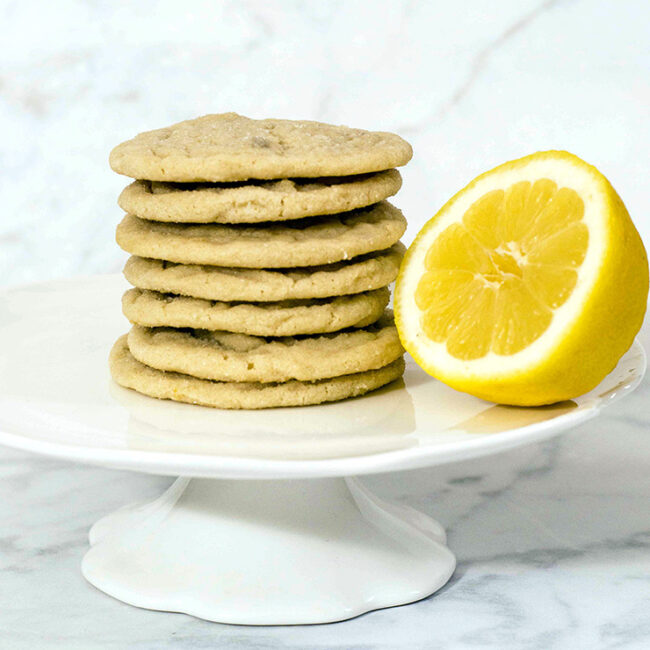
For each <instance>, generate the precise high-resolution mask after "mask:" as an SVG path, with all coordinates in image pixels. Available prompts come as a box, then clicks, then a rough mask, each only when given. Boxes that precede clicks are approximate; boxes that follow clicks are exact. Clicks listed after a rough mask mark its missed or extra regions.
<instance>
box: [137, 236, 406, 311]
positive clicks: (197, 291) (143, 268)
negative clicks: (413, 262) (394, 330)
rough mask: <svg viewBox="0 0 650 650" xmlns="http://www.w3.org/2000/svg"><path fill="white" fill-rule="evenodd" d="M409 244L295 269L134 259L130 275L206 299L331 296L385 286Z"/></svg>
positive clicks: (140, 282) (142, 283)
mask: <svg viewBox="0 0 650 650" xmlns="http://www.w3.org/2000/svg"><path fill="white" fill-rule="evenodd" d="M405 250H406V248H405V247H404V245H403V244H401V243H397V244H394V245H393V246H391V248H388V249H386V250H383V251H379V252H376V253H369V254H367V255H362V256H360V257H356V258H355V259H353V260H350V261H347V262H336V263H334V264H328V265H324V266H312V267H305V268H294V269H277V270H266V269H242V268H226V267H220V266H206V265H199V264H177V263H174V262H166V261H163V260H155V259H148V258H143V257H137V256H134V257H130V258H129V259H128V260H127V262H126V265H125V266H124V276H125V277H126V279H127V280H128V281H129V282H130V283H131V284H132V285H133V286H135V287H140V288H142V289H151V290H153V291H161V292H169V293H175V294H181V295H184V296H193V297H195V298H205V299H206V300H221V301H249V302H268V301H280V300H302V299H307V298H327V297H330V296H341V295H347V294H353V293H361V292H363V291H372V290H374V289H379V288H380V287H385V286H387V285H388V284H390V283H391V282H393V280H395V278H396V277H397V273H398V272H399V266H400V262H401V260H402V257H403V256H404V252H405Z"/></svg>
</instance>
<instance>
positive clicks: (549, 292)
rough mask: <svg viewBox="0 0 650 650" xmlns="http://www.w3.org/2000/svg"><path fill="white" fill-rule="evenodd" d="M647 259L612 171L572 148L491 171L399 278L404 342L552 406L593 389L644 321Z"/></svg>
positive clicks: (444, 369)
mask: <svg viewBox="0 0 650 650" xmlns="http://www.w3.org/2000/svg"><path fill="white" fill-rule="evenodd" d="M647 297H648V260H647V257H646V252H645V249H644V247H643V243H642V241H641V238H640V237H639V234H638V232H637V230H636V228H635V227H634V224H633V223H632V221H631V219H630V216H629V214H628V212H627V210H626V208H625V206H624V205H623V202H622V201H621V199H620V198H619V197H618V195H617V194H616V192H615V190H614V188H613V187H612V186H611V185H610V183H609V182H608V180H607V179H606V178H605V177H604V176H603V175H602V174H601V173H600V172H599V171H598V170H597V169H596V168H595V167H592V166H591V165H589V164H587V163H586V162H584V161H583V160H581V159H580V158H578V157H577V156H574V155H572V154H570V153H567V152H564V151H547V152H540V153H535V154H532V155H530V156H527V157H525V158H521V159H519V160H514V161H512V162H508V163H505V164H503V165H500V166H499V167H496V168H495V169H492V170H491V171H489V172H486V173H485V174H482V175H481V176H479V177H478V178H476V179H475V180H474V181H472V182H471V183H470V184H469V185H468V186H467V187H465V188H464V189H462V190H461V191H460V192H458V194H456V195H455V196H454V197H453V198H452V199H451V200H450V201H449V202H447V203H446V204H445V205H444V206H443V207H442V209H441V210H440V211H439V212H438V214H436V215H435V216H434V217H433V218H432V219H431V220H430V221H429V222H428V223H427V224H426V225H425V226H424V228H422V230H421V231H420V233H419V234H418V236H417V237H416V239H415V241H414V242H413V244H412V245H411V247H410V248H409V250H408V252H407V254H406V256H405V258H404V261H403V263H402V267H401V270H400V274H399V277H398V278H397V284H396V289H395V319H396V323H397V327H398V330H399V333H400V337H401V339H402V343H403V344H404V347H405V348H406V349H407V350H408V351H409V352H410V353H411V355H412V356H413V357H414V359H415V360H416V361H417V362H418V364H419V365H420V366H421V367H422V368H423V369H424V370H425V371H426V372H428V373H429V374H431V375H433V376H434V377H436V378H438V379H440V380H441V381H443V382H445V383H446V384H448V385H450V386H452V387H454V388H456V389H458V390H461V391H464V392H467V393H471V394H472V395H476V396H477V397H481V398H483V399H487V400H490V401H493V402H499V403H503V404H513V405H540V404H550V403H553V402H557V401H560V400H566V399H571V398H573V397H577V396H578V395H581V394H583V393H585V392H587V391H589V390H591V389H592V388H594V387H595V386H596V385H597V384H598V383H599V382H600V381H601V380H602V379H603V378H604V377H605V375H607V373H609V372H610V371H611V370H612V369H613V368H614V366H615V365H616V363H617V362H618V360H619V359H620V357H621V356H622V355H623V354H624V353H625V351H626V350H627V349H628V348H629V346H630V345H631V344H632V341H633V340H634V336H635V335H636V333H637V332H638V330H639V328H640V327H641V323H642V321H643V315H644V313H645V309H646V303H647Z"/></svg>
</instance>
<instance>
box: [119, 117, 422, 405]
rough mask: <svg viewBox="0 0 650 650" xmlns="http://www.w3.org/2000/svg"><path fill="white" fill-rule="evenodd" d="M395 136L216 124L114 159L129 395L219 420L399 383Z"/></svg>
mask: <svg viewBox="0 0 650 650" xmlns="http://www.w3.org/2000/svg"><path fill="white" fill-rule="evenodd" d="M411 155H412V152H411V147H410V146H409V144H408V143H406V142H405V141H404V140H402V139H401V138H400V137H398V136H397V135H393V134H390V133H380V132H369V131H363V130H360V129H351V128H348V127H343V126H332V125H328V124H321V123H318V122H300V121H291V120H253V119H248V118H245V117H242V116H239V115H236V114H234V113H227V114H220V115H206V116H204V117H201V118H198V119H195V120H188V121H186V122H180V123H179V124H175V125H173V126H171V127H168V128H164V129H158V130H156V131H149V132H146V133H142V134H140V135H138V136H137V137H135V138H133V139H132V140H129V141H127V142H124V143H122V144H121V145H119V146H117V147H116V148H115V149H114V150H113V151H112V153H111V156H110V163H111V167H112V168H113V169H114V170H115V171H116V172H118V173H121V174H125V175H126V176H130V177H132V178H135V179H137V180H135V182H133V183H132V184H131V185H129V186H128V187H127V188H126V189H125V190H124V191H123V192H122V194H121V195H120V198H119V204H120V206H121V207H122V208H123V209H124V210H125V211H126V212H127V215H126V216H125V217H124V219H123V221H122V222H121V223H120V224H119V226H118V228H117V242H118V244H119V245H120V246H121V247H122V248H123V249H124V250H126V251H127V252H129V253H130V254H131V255H132V257H131V258H130V259H129V260H128V262H127V264H126V267H125V269H124V274H125V276H126V278H127V280H128V281H129V282H130V283H131V284H132V285H133V286H134V287H135V288H133V289H130V290H129V291H127V292H126V294H125V295H124V298H123V301H122V306H123V311H124V314H125V315H126V317H127V318H128V319H129V320H130V321H131V323H132V324H133V326H132V328H131V330H130V332H129V333H128V335H125V336H123V337H121V338H120V339H119V340H118V341H117V343H116V344H115V346H114V347H113V350H112V352H111V358H110V365H111V372H112V375H113V378H114V379H115V381H116V382H117V383H118V384H121V385H122V386H126V387H128V388H132V389H134V390H136V391H139V392H141V393H144V394H146V395H151V396H153V397H158V398H165V399H173V400H177V401H181V402H190V403H194V404H202V405H206V406H214V407H219V408H246V409H249V408H251V409H252V408H269V407H276V406H297V405H305V404H317V403H320V402H327V401H334V400H339V399H344V398H346V397H352V396H356V395H361V394H363V393H366V392H368V391H371V390H374V389H375V388H378V387H380V386H383V385H384V384H387V383H389V382H391V381H393V380H394V379H397V378H398V377H400V376H401V375H402V373H403V370H404V361H403V358H402V355H403V349H402V346H401V345H400V341H399V338H398V335H397V330H396V328H395V325H394V323H393V319H392V314H391V313H390V311H388V310H386V306H387V304H388V300H389V291H388V288H387V285H389V284H390V283H391V282H392V281H393V280H394V279H395V277H396V275H397V271H398V269H399V264H400V261H401V258H402V255H403V252H404V248H403V246H402V244H401V243H399V238H400V237H401V236H402V234H403V232H404V230H405V228H406V221H405V219H404V217H403V216H402V213H401V212H400V211H399V210H398V209H397V208H395V207H394V206H392V205H391V204H390V203H388V202H387V201H386V200H385V199H386V198H387V197H389V196H392V195H393V194H395V193H396V192H397V191H398V190H399V188H400V186H401V177H400V174H399V172H398V171H397V170H395V169H394V167H397V166H400V165H404V164H405V163H407V162H408V161H409V159H410V158H411Z"/></svg>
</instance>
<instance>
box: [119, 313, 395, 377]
mask: <svg viewBox="0 0 650 650" xmlns="http://www.w3.org/2000/svg"><path fill="white" fill-rule="evenodd" d="M128 343H129V350H131V354H132V355H133V356H134V357H135V358H136V359H137V360H138V361H140V362H141V363H144V364H146V365H148V366H151V367H152V368H157V369H158V370H167V371H174V372H181V373H183V374H186V375H192V376H193V377H199V378H201V379H213V380H215V381H247V382H251V381H252V382H279V381H289V380H290V379H299V380H300V381H315V380H317V379H325V378H327V377H336V376H338V375H349V374H351V373H355V372H363V371H365V370H375V369H376V368H381V367H382V366H385V365H387V364H389V363H391V362H392V361H395V359H397V358H398V357H400V356H401V355H402V354H403V352H404V350H403V349H402V345H401V343H400V340H399V337H398V335H397V328H396V327H395V324H394V322H393V319H392V314H390V315H389V314H388V313H387V314H386V315H384V316H382V317H381V318H380V319H379V321H377V322H376V323H374V324H373V325H369V326H368V327H365V328H362V329H355V330H343V331H342V332H335V333H332V334H320V335H316V336H304V337H303V336H295V337H292V336H288V337H281V338H264V337H260V336H249V335H247V334H234V333H232V332H211V331H208V330H193V329H183V330H180V329H172V328H166V327H160V328H148V327H141V326H140V325H134V326H133V327H132V328H131V331H130V332H129V335H128Z"/></svg>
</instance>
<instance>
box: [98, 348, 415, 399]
mask: <svg viewBox="0 0 650 650" xmlns="http://www.w3.org/2000/svg"><path fill="white" fill-rule="evenodd" d="M109 365H110V370H111V375H112V376H113V379H114V380H115V382H116V383H118V384H119V385H120V386H124V387H125V388H131V389H133V390H135V391H138V392H139V393H142V394H144V395H149V396H150V397H157V398H159V399H170V400H174V401H177V402H187V403H189V404H198V405H201V406H211V407H216V408H223V409H263V408H275V407H282V406H307V405H309V404H321V403H323V402H333V401H338V400H342V399H346V398H348V397H356V396H358V395H363V394H364V393H368V392H370V391H372V390H375V389H377V388H380V387H381V386H384V385H386V384H388V383H390V382H392V381H394V380H395V379H398V378H399V377H401V376H402V374H403V373H404V359H403V358H402V357H400V358H398V359H396V360H395V361H392V362H391V363H389V364H387V365H385V366H383V367H381V368H377V369H375V370H367V371H365V372H358V373H353V374H349V375H342V376H339V377H332V378H329V379H321V380H319V381H313V382H312V381H309V382H303V381H296V380H292V381H287V382H283V383H265V384H262V383H255V382H217V381H210V380H206V379H197V378H196V377H191V376H189V375H184V374H181V373H177V372H163V371H161V370H156V369H155V368H151V367H149V366H146V365H144V364H143V363H140V362H139V361H137V360H136V359H135V358H134V357H133V355H132V354H131V353H130V352H129V348H128V345H127V337H126V335H125V336H122V337H120V338H119V339H118V340H117V342H116V343H115V345H114V346H113V349H112V350H111V354H110V359H109Z"/></svg>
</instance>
